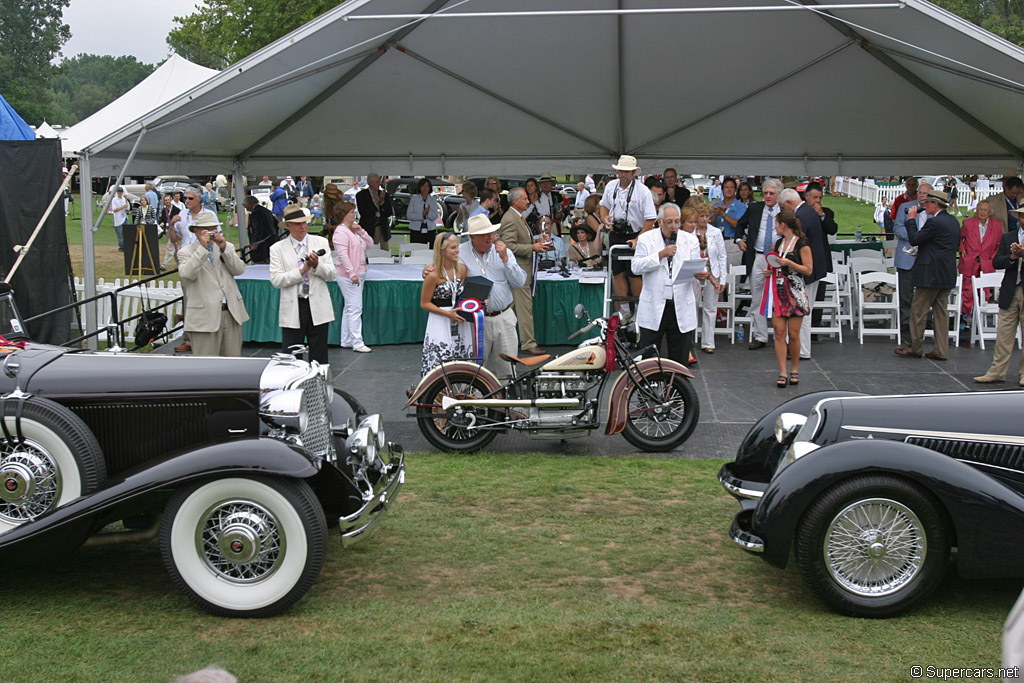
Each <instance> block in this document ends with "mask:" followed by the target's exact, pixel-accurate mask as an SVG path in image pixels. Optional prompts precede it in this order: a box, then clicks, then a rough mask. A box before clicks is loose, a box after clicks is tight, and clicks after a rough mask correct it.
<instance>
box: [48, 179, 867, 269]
mask: <svg viewBox="0 0 1024 683" xmlns="http://www.w3.org/2000/svg"><path fill="white" fill-rule="evenodd" d="M78 201H79V200H78V198H77V197H76V205H75V207H74V209H73V215H74V216H75V217H76V218H71V219H69V220H68V221H67V232H68V245H69V248H70V251H71V263H72V264H73V268H74V272H75V275H77V276H78V277H82V274H83V272H84V270H83V267H82V222H81V215H82V212H81V206H80V205H78V204H77V202H78ZM822 203H823V204H824V205H825V206H827V207H829V208H831V209H832V210H833V211H835V214H836V222H837V223H838V224H839V231H840V232H850V233H853V232H856V230H857V226H858V225H860V226H862V229H863V232H864V234H865V235H872V234H875V233H877V232H878V226H876V225H875V224H874V223H873V222H872V217H873V215H874V211H875V208H874V206H871V205H869V204H864V203H862V202H858V201H856V200H854V199H850V198H849V197H825V200H824V201H823V202H822ZM96 211H98V209H94V211H93V213H94V214H95V212H96ZM219 215H220V219H221V223H222V224H224V225H231V223H232V219H233V215H232V214H228V213H223V212H222V213H220V214H219ZM93 220H95V217H94V218H93ZM318 229H319V228H318ZM93 238H94V241H95V244H96V276H97V277H102V278H104V279H106V280H112V279H114V278H118V277H120V278H123V277H124V276H125V275H124V256H123V255H122V254H121V253H120V252H119V251H118V250H117V235H116V234H115V232H114V221H113V218H112V217H111V216H109V215H108V216H105V217H104V218H103V222H102V223H101V224H100V228H99V230H98V231H96V232H95V233H93ZM229 238H230V239H231V241H232V242H234V244H235V246H238V232H237V230H236V229H234V228H232V229H231V231H230V235H229ZM166 246H167V240H166V239H163V240H161V241H160V257H161V259H163V254H164V249H165V248H166ZM167 278H168V279H169V280H177V279H178V276H177V274H174V275H168V276H167Z"/></svg>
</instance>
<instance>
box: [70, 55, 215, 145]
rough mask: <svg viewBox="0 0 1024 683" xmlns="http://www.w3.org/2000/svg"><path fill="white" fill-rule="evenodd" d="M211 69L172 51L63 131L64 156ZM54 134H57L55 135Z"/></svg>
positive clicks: (198, 80)
mask: <svg viewBox="0 0 1024 683" xmlns="http://www.w3.org/2000/svg"><path fill="white" fill-rule="evenodd" d="M216 73H217V71H216V70H214V69H207V68H206V67H205V66H199V65H198V64H193V63H192V62H190V61H188V60H187V59H185V58H184V57H179V56H178V55H171V56H170V58H168V59H167V61H165V62H164V63H163V64H161V65H160V66H159V68H157V69H156V70H155V71H154V72H153V73H151V74H150V75H149V76H147V77H146V78H144V79H143V80H142V81H141V82H140V83H139V84H138V85H136V86H135V87H134V88H132V89H131V90H129V91H128V92H126V93H125V94H124V95H121V96H120V97H118V98H117V99H116V100H114V101H113V102H111V103H110V104H108V105H107V106H105V107H103V109H100V110H99V111H98V112H96V113H95V114H93V115H92V116H90V117H89V118H87V119H85V120H84V121H79V122H78V123H76V124H75V125H74V126H71V127H70V128H68V129H66V130H65V131H64V135H63V136H62V137H63V138H64V141H63V142H62V143H61V147H62V148H63V150H64V156H75V155H77V154H78V152H80V151H82V150H84V149H87V148H89V147H90V146H92V145H93V144H94V143H96V141H98V140H101V139H103V138H105V137H107V136H108V135H110V134H111V133H113V132H115V131H117V130H118V129H120V128H122V127H124V126H125V125H127V124H130V123H131V122H133V121H135V120H136V119H138V118H139V117H140V116H143V115H144V114H147V113H149V112H151V111H153V110H156V109H157V108H159V107H160V106H162V105H164V104H166V103H168V102H170V101H171V100H173V99H175V98H177V97H178V96H179V95H181V94H182V93H187V92H188V91H190V90H192V89H193V88H195V87H196V86H197V85H199V84H200V83H202V82H203V81H205V80H207V79H208V78H210V76H213V75H214V74H216ZM53 137H57V136H56V135H54V136H53Z"/></svg>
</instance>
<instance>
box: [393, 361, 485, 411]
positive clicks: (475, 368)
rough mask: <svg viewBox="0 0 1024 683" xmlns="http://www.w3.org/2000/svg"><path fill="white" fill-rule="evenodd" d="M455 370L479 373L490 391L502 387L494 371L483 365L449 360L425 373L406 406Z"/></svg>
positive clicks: (417, 399) (416, 400) (414, 401)
mask: <svg viewBox="0 0 1024 683" xmlns="http://www.w3.org/2000/svg"><path fill="white" fill-rule="evenodd" d="M453 372H468V373H470V374H473V375H478V376H479V377H480V381H482V382H483V383H484V385H486V387H487V391H488V392H491V391H497V390H498V389H500V388H501V382H499V381H498V378H497V377H495V376H494V373H493V372H491V371H490V370H488V369H487V368H485V367H483V366H482V365H477V364H476V363H471V362H470V361H464V360H454V361H449V362H448V363H442V364H441V365H438V366H437V367H436V368H434V369H433V370H431V371H430V372H428V373H427V374H425V375H424V376H423V379H421V380H420V383H419V384H417V385H416V388H415V389H413V392H412V393H411V394H410V395H409V400H408V401H407V402H406V404H405V406H404V407H405V408H408V407H409V406H411V405H412V404H413V403H416V402H418V401H419V400H420V399H421V398H422V397H423V393H424V392H425V391H426V390H427V387H429V386H430V385H431V384H433V383H434V382H436V381H437V380H439V379H443V378H444V376H445V375H448V374H451V373H453Z"/></svg>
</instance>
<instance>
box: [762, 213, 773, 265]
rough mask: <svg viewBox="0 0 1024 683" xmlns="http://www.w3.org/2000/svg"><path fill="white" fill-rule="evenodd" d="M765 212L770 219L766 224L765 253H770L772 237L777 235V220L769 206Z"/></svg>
mask: <svg viewBox="0 0 1024 683" xmlns="http://www.w3.org/2000/svg"><path fill="white" fill-rule="evenodd" d="M764 212H765V214H766V215H767V216H768V219H767V220H766V221H765V222H764V249H763V251H764V253H766V254H767V253H768V252H769V251H771V250H772V235H773V234H774V233H775V220H774V216H773V215H772V210H771V209H770V208H768V207H767V206H766V207H764Z"/></svg>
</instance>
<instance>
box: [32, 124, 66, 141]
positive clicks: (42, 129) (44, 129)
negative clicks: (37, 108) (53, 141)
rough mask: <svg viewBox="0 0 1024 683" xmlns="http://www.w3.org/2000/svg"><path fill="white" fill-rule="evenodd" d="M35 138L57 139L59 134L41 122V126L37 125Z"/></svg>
mask: <svg viewBox="0 0 1024 683" xmlns="http://www.w3.org/2000/svg"><path fill="white" fill-rule="evenodd" d="M36 137H37V138H59V137H60V134H59V133H58V132H57V131H55V130H54V129H53V126H51V125H50V124H48V123H47V122H46V121H43V122H42V123H41V124H39V127H38V128H36Z"/></svg>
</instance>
